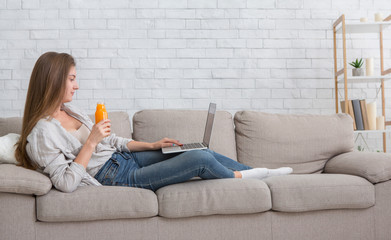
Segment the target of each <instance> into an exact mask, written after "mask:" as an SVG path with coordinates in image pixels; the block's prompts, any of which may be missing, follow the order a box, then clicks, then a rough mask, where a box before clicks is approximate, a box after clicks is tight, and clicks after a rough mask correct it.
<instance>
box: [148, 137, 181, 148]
mask: <svg viewBox="0 0 391 240" xmlns="http://www.w3.org/2000/svg"><path fill="white" fill-rule="evenodd" d="M175 145H178V146H182V145H183V144H182V143H180V142H179V141H178V140H175V139H171V138H163V139H161V140H159V141H157V142H154V143H152V150H158V149H161V148H164V147H172V146H175Z"/></svg>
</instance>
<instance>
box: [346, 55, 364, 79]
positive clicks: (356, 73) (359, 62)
mask: <svg viewBox="0 0 391 240" xmlns="http://www.w3.org/2000/svg"><path fill="white" fill-rule="evenodd" d="M363 63H364V62H363V61H362V58H361V59H360V60H358V58H356V61H353V62H351V63H349V64H350V65H351V66H353V67H354V68H353V69H352V75H353V76H364V71H363V69H362V68H361V67H362V64H363Z"/></svg>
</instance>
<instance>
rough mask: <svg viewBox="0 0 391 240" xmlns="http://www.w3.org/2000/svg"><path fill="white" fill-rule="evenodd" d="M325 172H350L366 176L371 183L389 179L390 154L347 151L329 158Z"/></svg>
mask: <svg viewBox="0 0 391 240" xmlns="http://www.w3.org/2000/svg"><path fill="white" fill-rule="evenodd" d="M324 172H325V173H342V174H351V175H355V176H360V177H363V178H366V179H367V180H368V181H370V182H371V183H379V182H384V181H387V180H390V179H391V154H389V153H375V152H348V153H343V154H340V155H338V156H335V157H334V158H332V159H330V160H329V161H328V162H327V163H326V166H325V168H324Z"/></svg>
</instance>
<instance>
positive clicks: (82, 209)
mask: <svg viewBox="0 0 391 240" xmlns="http://www.w3.org/2000/svg"><path fill="white" fill-rule="evenodd" d="M109 117H110V119H111V120H112V125H113V126H112V128H113V131H114V132H116V133H117V134H118V135H120V136H126V137H133V139H135V140H140V141H156V140H158V139H160V138H162V137H172V138H176V139H179V140H181V141H182V142H191V141H200V140H201V139H202V134H203V131H204V124H205V119H206V112H205V111H185V110H145V111H140V112H138V113H136V114H135V115H134V116H133V132H131V130H130V129H131V128H130V121H129V117H128V115H127V114H126V113H122V112H116V113H110V114H109ZM20 126H21V119H20V118H3V119H0V136H3V135H5V134H7V133H10V132H15V133H19V132H20ZM210 147H211V149H213V150H215V151H217V152H219V153H222V154H225V155H227V156H229V157H231V158H233V159H235V160H236V159H237V160H238V161H240V162H242V163H245V164H248V165H251V166H253V167H270V168H275V167H280V166H290V167H292V168H293V169H294V174H292V175H288V176H278V177H271V178H268V179H265V180H264V181H261V180H254V179H249V180H242V179H222V180H207V181H206V180H197V179H195V180H192V181H189V182H186V183H181V184H176V185H171V186H167V187H163V188H161V189H159V190H158V191H156V192H152V191H150V190H145V189H137V188H128V187H106V186H102V187H79V188H78V189H77V190H76V191H75V192H73V193H62V192H59V191H57V190H55V189H54V188H52V184H51V182H50V180H49V178H47V177H46V176H44V175H42V174H40V173H38V172H35V171H31V170H26V169H23V168H21V167H17V166H15V165H12V164H0V239H2V240H8V239H17V240H24V239H36V240H45V239H47V240H56V239H63V240H69V239H90V240H99V239H102V240H107V239H111V240H115V239H121V240H122V239H160V240H163V239H166V240H175V239H178V240H183V239H224V240H226V239H265V240H267V239H273V240H287V239H297V240H305V239H311V240H313V239H316V240H317V239H333V240H335V239H343V240H347V239H354V240H357V239H365V240H368V239H390V236H391V227H390V226H391V181H388V180H389V179H390V178H391V157H390V155H389V154H383V153H363V152H353V131H352V120H351V118H350V117H349V116H347V115H343V114H339V115H328V116H316V115H279V114H267V113H260V112H251V111H242V112H237V113H236V114H235V118H234V119H233V118H232V115H231V114H230V113H228V112H224V111H220V112H218V113H217V114H216V119H215V125H214V128H213V133H212V139H211V146H210Z"/></svg>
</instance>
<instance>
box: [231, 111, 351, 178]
mask: <svg viewBox="0 0 391 240" xmlns="http://www.w3.org/2000/svg"><path fill="white" fill-rule="evenodd" d="M235 126H236V128H235V131H236V143H237V153H238V161H239V162H241V163H244V164H246V165H249V166H252V167H267V168H278V167H282V166H288V167H292V168H293V172H294V173H316V172H318V173H319V172H321V171H322V170H323V168H324V165H325V163H326V161H327V160H328V159H330V158H331V157H333V156H335V155H338V154H341V153H344V152H349V151H352V150H353V146H354V143H353V134H354V133H353V127H352V119H351V117H350V116H349V115H347V114H333V115H287V114H286V115H284V114H270V113H262V112H252V111H242V112H237V113H236V114H235Z"/></svg>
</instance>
